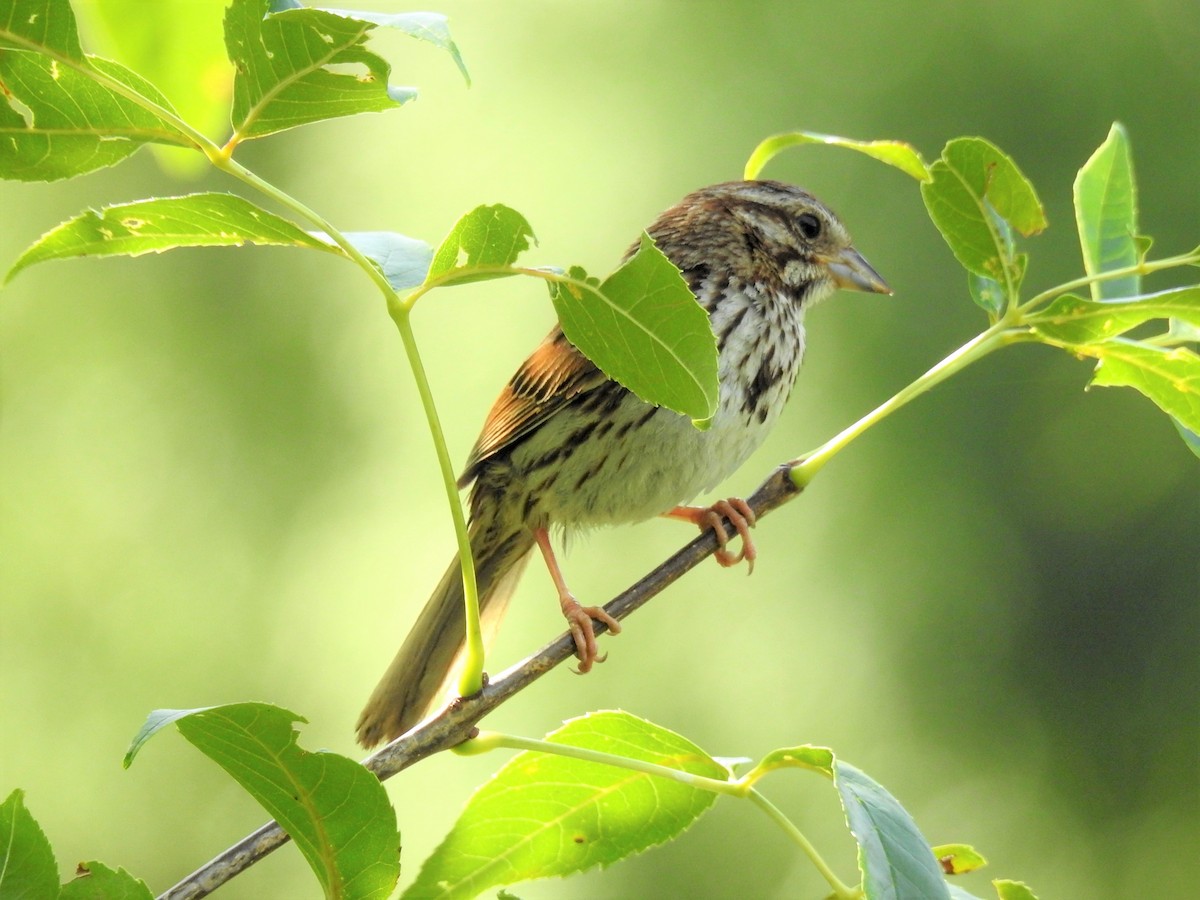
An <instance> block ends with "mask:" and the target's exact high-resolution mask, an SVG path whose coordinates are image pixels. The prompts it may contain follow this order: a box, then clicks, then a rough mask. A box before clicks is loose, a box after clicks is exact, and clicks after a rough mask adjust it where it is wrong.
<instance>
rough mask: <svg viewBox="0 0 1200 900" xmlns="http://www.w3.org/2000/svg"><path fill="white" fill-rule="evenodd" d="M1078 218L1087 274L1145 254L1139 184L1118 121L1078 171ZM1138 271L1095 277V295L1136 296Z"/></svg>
mask: <svg viewBox="0 0 1200 900" xmlns="http://www.w3.org/2000/svg"><path fill="white" fill-rule="evenodd" d="M1073 195H1074V198H1075V221H1076V224H1077V225H1078V227H1079V244H1080V246H1081V247H1082V249H1083V268H1084V271H1085V272H1087V274H1088V275H1100V274H1102V273H1104V272H1110V271H1112V270H1113V269H1124V268H1128V267H1130V266H1136V265H1137V264H1138V260H1139V259H1140V258H1141V251H1140V248H1139V245H1138V242H1137V236H1138V230H1137V229H1138V224H1137V186H1136V184H1135V182H1134V178H1133V161H1132V160H1131V159H1130V155H1129V138H1128V135H1126V133H1125V129H1124V127H1123V126H1122V125H1120V124H1119V123H1114V124H1113V126H1112V129H1111V130H1110V131H1109V132H1108V137H1107V138H1106V139H1105V141H1104V143H1103V144H1101V145H1100V147H1099V148H1098V149H1097V150H1096V152H1095V153H1093V154H1092V156H1091V158H1090V159H1089V160H1088V161H1087V162H1086V163H1085V164H1084V166H1083V168H1082V169H1080V170H1079V174H1078V175H1076V176H1075V185H1074V190H1073ZM1141 281H1142V280H1141V277H1140V276H1139V275H1137V274H1136V273H1135V274H1132V275H1127V276H1125V277H1123V278H1118V279H1113V280H1110V281H1093V282H1092V299H1093V300H1105V299H1110V298H1114V297H1133V296H1136V295H1137V294H1139V293H1140V292H1141V289H1142V284H1141Z"/></svg>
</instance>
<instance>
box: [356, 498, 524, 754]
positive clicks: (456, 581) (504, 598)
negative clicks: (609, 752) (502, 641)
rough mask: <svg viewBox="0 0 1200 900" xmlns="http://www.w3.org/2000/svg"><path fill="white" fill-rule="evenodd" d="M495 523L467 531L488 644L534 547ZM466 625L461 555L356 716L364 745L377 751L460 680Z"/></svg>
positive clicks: (517, 533)
mask: <svg viewBox="0 0 1200 900" xmlns="http://www.w3.org/2000/svg"><path fill="white" fill-rule="evenodd" d="M487 518H490V517H487ZM494 526H495V521H494V520H492V521H486V519H485V521H483V522H479V521H476V522H473V523H472V525H471V529H470V538H471V554H472V556H473V557H474V559H475V577H476V581H477V583H478V585H479V613H480V619H481V620H482V622H483V629H484V639H485V641H487V640H488V639H489V638H490V635H491V634H492V633H494V632H495V627H496V625H497V624H498V623H499V620H500V617H501V616H502V615H503V614H504V610H505V609H506V608H507V606H508V600H509V597H511V596H512V593H513V591H514V590H515V589H516V586H517V582H518V581H519V580H520V577H521V573H522V572H523V571H524V570H525V563H526V562H527V561H528V559H529V554H530V551H531V550H532V549H533V543H534V541H533V535H532V533H530V531H529V529H527V528H520V529H518V530H515V531H512V532H511V533H508V534H503V535H501V536H500V537H499V538H498V537H497V535H496V529H495V527H494ZM464 622H465V613H464V611H463V585H462V571H461V570H460V568H459V563H458V557H457V556H456V557H455V558H454V562H452V563H451V564H450V568H448V569H447V570H446V574H445V575H443V576H442V580H441V582H440V583H439V584H438V586H437V589H436V590H434V592H433V596H432V597H430V598H429V601H428V602H427V603H426V604H425V608H424V609H423V610H421V615H420V616H419V617H418V618H417V622H416V624H415V625H413V627H412V630H411V631H410V632H409V633H408V636H407V637H406V638H405V639H404V644H403V645H402V646H401V647H400V652H399V653H397V654H396V658H395V659H394V660H392V664H391V665H390V666H389V667H388V670H387V672H385V673H384V675H383V678H382V680H380V682H379V684H378V686H377V687H376V688H375V691H374V693H372V694H371V699H370V700H368V701H367V705H366V708H364V709H363V711H362V714H361V715H360V716H359V717H358V726H357V729H358V741H359V743H360V744H362V745H363V746H364V747H373V746H375V745H376V744H378V743H379V742H380V741H383V740H389V741H390V740H392V739H394V738H397V737H399V736H400V735H402V734H404V733H405V732H406V731H408V730H409V729H411V728H412V727H413V726H414V725H416V724H417V723H418V722H420V721H421V720H422V719H424V718H425V716H426V714H427V713H429V711H430V709H431V707H432V706H433V705H434V704H435V703H437V702H438V700H439V699H441V697H442V696H443V695H444V693H445V692H446V691H447V690H448V688H449V687H450V684H451V683H452V681H453V680H454V679H455V678H456V677H457V675H458V668H459V667H458V666H456V665H455V663H456V662H457V661H458V659H459V656H460V655H461V653H462V649H463V644H464V642H465V635H466V628H465V625H464Z"/></svg>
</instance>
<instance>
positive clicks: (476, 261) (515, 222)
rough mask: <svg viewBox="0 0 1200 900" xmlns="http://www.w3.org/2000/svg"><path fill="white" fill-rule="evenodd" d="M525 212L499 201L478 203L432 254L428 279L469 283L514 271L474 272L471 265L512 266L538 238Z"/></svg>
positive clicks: (451, 282)
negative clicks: (480, 204)
mask: <svg viewBox="0 0 1200 900" xmlns="http://www.w3.org/2000/svg"><path fill="white" fill-rule="evenodd" d="M536 240H537V239H536V238H535V237H534V235H533V228H532V227H530V225H529V222H528V221H527V220H526V219H525V217H524V216H523V215H521V214H520V213H519V212H517V211H516V210H515V209H512V208H511V207H508V206H504V205H503V204H501V203H496V204H493V205H491V206H477V207H475V209H473V210H471V211H470V212H469V213H467V214H466V215H465V216H463V217H462V218H460V219H459V220H458V221H457V222H456V223H455V224H454V227H453V228H451V229H450V233H449V234H448V235H446V238H445V240H443V241H442V243H441V245H440V246H439V247H438V248H437V251H436V252H435V253H434V255H433V262H432V263H431V264H430V266H429V274H428V275H427V276H426V278H425V281H426V283H430V282H433V281H438V282H439V283H440V284H467V283H468V282H472V281H484V280H486V279H489V278H502V277H504V276H505V275H509V274H512V273H508V272H500V273H495V272H492V273H488V272H483V273H480V272H471V271H470V270H471V269H479V268H488V267H500V268H503V267H505V266H511V265H512V264H513V263H514V262H516V260H517V257H518V256H520V255H521V254H522V253H524V252H525V251H526V250H528V249H529V246H530V244H532V243H535V242H536Z"/></svg>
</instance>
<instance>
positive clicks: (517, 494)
mask: <svg viewBox="0 0 1200 900" xmlns="http://www.w3.org/2000/svg"><path fill="white" fill-rule="evenodd" d="M646 231H647V233H648V234H649V235H650V237H651V238H652V239H653V240H654V242H655V244H656V245H657V246H658V248H659V249H660V250H661V251H662V252H663V253H664V254H665V255H666V257H667V258H668V259H669V260H670V261H671V262H672V263H673V264H674V265H675V266H676V267H677V268H678V269H679V270H680V272H681V273H682V276H683V278H684V279H685V280H686V282H687V284H688V286H689V287H690V289H691V291H692V293H693V294H694V295H695V297H696V302H697V303H699V304H700V305H701V306H702V307H703V308H704V309H705V311H706V312H707V313H708V316H709V322H710V324H711V326H712V330H713V334H714V336H715V338H716V345H717V354H718V381H719V385H720V391H719V396H718V405H717V411H716V413H715V414H714V416H713V418H712V420H711V424H710V425H709V427H708V428H707V430H701V429H699V428H697V427H695V425H694V424H693V423H692V421H691V420H690V419H689V418H688V417H687V416H684V415H681V414H679V413H677V412H674V411H672V410H670V409H667V408H665V407H659V406H654V405H651V404H649V403H647V402H645V401H644V400H641V399H640V398H638V397H637V396H636V395H634V394H633V393H632V392H630V391H629V390H627V389H626V388H624V387H622V386H621V385H620V384H618V383H617V382H615V381H612V380H610V379H609V378H608V377H607V376H606V375H605V374H604V373H603V372H601V371H600V369H599V368H597V367H596V366H595V365H594V364H593V363H592V362H591V361H590V360H589V359H588V358H587V357H586V356H584V355H583V354H582V353H581V352H580V351H579V350H577V349H576V348H575V347H574V346H573V345H572V344H571V342H570V341H569V340H568V339H567V337H566V336H565V335H564V334H563V331H562V329H561V327H558V326H556V327H555V328H553V329H552V330H551V332H550V334H549V335H548V336H547V337H546V338H545V340H543V341H542V342H541V344H540V345H538V347H537V348H536V349H535V350H534V351H533V353H532V354H530V356H529V358H528V359H526V360H525V362H524V363H522V364H521V366H520V367H519V368H518V369H517V371H516V373H515V374H514V375H513V376H512V378H511V379H510V380H509V382H508V384H507V385H506V386H505V387H504V389H503V391H502V392H501V394H500V396H499V398H498V399H497V400H496V402H495V404H494V405H493V406H492V409H491V412H490V413H489V414H488V416H487V419H486V421H485V422H484V425H483V430H482V431H481V433H480V435H479V439H478V440H477V441H476V443H475V446H474V448H473V449H472V451H471V453H470V455H469V457H468V459H467V463H466V466H465V468H464V469H463V473H462V476H461V478H460V479H459V482H458V484H459V487H460V489H465V488H467V487H470V488H471V493H470V497H469V521H468V534H469V538H470V547H471V555H472V558H473V560H474V564H475V574H476V578H477V583H478V588H479V601H480V611H481V618H482V619H483V620H484V622H485V624H486V625H487V627H489V628H490V627H492V625H491V623H494V622H495V621H496V620H498V618H499V616H500V614H501V613H502V612H503V610H504V608H505V607H506V606H507V604H508V600H509V597H510V596H511V595H512V593H513V590H514V589H515V587H516V584H517V582H518V580H519V579H520V577H521V574H522V572H523V570H524V569H525V565H526V563H527V562H528V560H529V558H530V557H531V556H532V555H533V552H534V549H535V548H537V549H538V550H540V552H541V556H542V557H543V559H544V560H545V562H546V565H547V568H548V569H549V572H550V575H551V578H552V580H553V582H554V585H555V588H556V590H557V593H558V600H559V604H560V607H561V609H562V612H563V615H564V617H565V618H566V620H567V623H568V627H569V628H570V631H571V633H572V637H573V639H574V642H575V648H576V656H577V657H578V660H579V663H578V671H579V672H581V673H582V672H587V671H588V670H589V669H591V668H592V666H593V664H594V663H596V662H602V661H603V660H604V656H602V655H600V653H599V649H598V646H597V642H596V636H595V625H594V623H593V619H595V620H597V621H599V622H602V623H603V624H604V625H605V626H606V627H607V628H608V630H609V632H611V633H613V634H615V633H617V632H619V631H620V629H621V626H620V623H619V622H618V621H616V620H615V619H614V618H612V617H611V616H610V615H609V614H608V613H606V612H605V611H604V610H603V609H602V608H600V607H593V606H582V605H580V604H579V602H578V601H577V600H576V599H575V598H574V596H573V595H572V594H571V592H570V590H569V588H568V587H567V583H566V580H565V578H564V576H563V574H562V570H561V568H560V567H559V564H558V561H557V559H556V556H555V553H554V551H553V548H552V546H551V539H550V530H551V528H554V529H555V530H559V529H561V530H562V532H563V533H565V534H568V535H569V534H571V533H574V532H578V531H580V530H583V529H589V528H593V527H596V526H602V525H621V524H627V523H633V522H639V521H643V520H646V519H650V518H653V517H655V516H665V517H668V518H674V519H680V520H683V521H687V522H691V523H693V524H695V525H698V526H699V527H700V528H701V530H704V529H707V528H712V529H713V530H714V531H715V532H716V534H717V537H718V544H719V546H718V549H717V551H716V553H715V556H716V559H717V561H718V563H720V564H721V565H722V566H731V565H735V564H736V563H738V562H740V561H741V560H742V559H745V560H746V562H747V565H748V566H751V567H752V566H753V563H754V559H755V557H756V551H755V548H754V543H753V541H752V539H751V536H750V531H749V529H750V527H751V526H752V525H753V524H754V514H753V511H752V510H751V509H750V507H749V506H748V505H747V504H746V503H745V502H744V501H743V500H740V499H738V498H730V499H728V500H721V501H718V502H717V503H715V504H713V505H712V506H710V507H696V506H689V505H687V504H688V502H689V501H691V500H692V499H693V498H695V497H696V496H698V495H699V494H701V493H703V492H705V491H708V490H711V489H713V488H714V487H715V486H716V485H718V484H719V483H720V482H722V481H723V480H724V479H725V478H726V477H727V476H729V475H730V474H732V473H733V472H734V471H735V470H736V469H737V468H738V467H739V466H741V464H742V463H743V462H744V461H745V460H746V458H747V457H748V456H749V455H750V454H751V453H752V452H753V451H754V450H755V449H756V448H757V447H758V446H759V445H760V444H761V443H762V441H763V439H764V438H765V437H766V436H767V434H768V433H769V432H770V431H771V429H772V427H773V426H774V425H775V423H776V421H777V420H778V418H779V415H780V412H781V411H782V410H783V407H784V405H785V404H786V402H787V400H788V398H789V396H790V395H791V392H792V388H793V386H794V384H795V381H796V376H797V374H798V372H799V370H800V363H801V360H802V358H803V356H804V347H805V330H804V316H805V312H806V311H807V310H808V309H809V308H810V307H811V306H812V305H813V304H815V303H816V302H818V301H819V300H821V299H823V298H824V297H826V296H828V295H829V294H831V293H833V291H834V290H836V289H838V288H842V289H848V290H854V291H864V292H868V293H880V294H890V293H891V289H890V288H889V287H888V285H887V283H886V282H885V281H884V280H883V278H882V277H881V276H880V275H879V274H878V273H877V272H876V271H875V269H874V268H872V267H871V265H870V264H869V263H868V262H867V261H866V259H865V258H864V257H863V256H862V254H860V253H859V252H858V250H856V249H855V247H854V245H853V244H852V243H851V239H850V235H849V233H848V232H847V230H846V228H845V226H844V225H843V224H842V222H841V220H840V219H839V218H838V217H837V215H835V214H834V212H833V211H832V210H831V209H830V208H829V207H827V206H826V205H825V204H823V203H822V202H821V201H819V200H818V199H817V198H815V197H814V196H813V195H812V194H810V193H808V192H807V191H805V190H803V189H801V188H799V187H796V186H794V185H791V184H787V183H783V182H779V181H770V180H756V181H731V182H725V183H722V184H715V185H711V186H709V187H705V188H701V189H699V190H697V191H694V192H693V193H690V194H688V195H687V196H686V197H684V198H683V199H682V200H681V201H680V202H679V203H677V204H676V205H675V206H672V207H671V208H670V209H668V210H666V211H665V212H663V213H662V214H661V215H660V216H659V217H658V218H657V219H656V220H655V221H654V223H653V224H651V225H650V226H649V227H648V228H647V229H646ZM637 246H638V244H637V243H635V244H634V245H633V246H632V247H631V248H630V249H629V251H628V252H627V253H626V258H628V257H629V256H630V255H632V253H633V252H634V251H635V250H636V248H637ZM722 517H724V518H727V519H728V520H729V521H730V523H731V525H732V526H733V527H734V528H735V529H736V531H737V533H738V534H739V536H740V539H741V551H740V552H738V553H736V554H735V553H733V552H732V551H730V550H729V549H728V548H727V546H726V537H725V529H724V527H722V523H721V518H722ZM464 621H465V613H464V606H463V586H462V578H461V572H460V568H459V562H458V559H457V557H456V558H455V560H454V561H453V562H452V563H451V564H450V566H449V568H448V569H447V571H446V574H445V576H444V577H443V578H442V580H441V582H440V583H439V584H438V586H437V588H436V589H435V590H434V592H433V595H432V596H431V597H430V599H429V601H428V602H427V603H426V605H425V607H424V609H423V611H422V612H421V613H420V615H419V616H418V618H417V621H416V623H415V625H414V626H413V628H412V629H411V631H410V632H409V633H408V635H407V637H406V638H405V640H404V642H403V645H402V646H401V648H400V651H399V653H398V654H397V655H396V657H395V659H394V660H393V662H392V664H391V666H390V667H389V668H388V669H387V671H386V673H385V674H384V676H383V678H382V680H381V681H380V682H379V685H378V687H376V689H375V691H374V692H373V693H372V695H371V697H370V700H369V701H368V702H367V705H366V707H365V708H364V709H363V712H362V714H361V716H360V717H359V720H358V724H357V736H358V739H359V742H360V743H361V744H363V745H364V746H365V747H368V748H369V747H372V746H374V745H376V744H378V743H379V742H380V741H383V740H392V739H394V738H396V737H399V736H400V735H402V734H404V733H406V732H407V731H409V730H410V729H412V728H413V727H414V726H416V725H417V724H419V723H420V722H421V721H422V720H423V719H424V718H425V717H426V716H427V715H428V714H429V713H430V711H431V707H433V706H435V705H436V704H437V702H438V701H439V700H440V699H441V697H442V695H443V694H444V693H445V691H446V690H447V688H448V687H449V685H450V684H451V683H452V682H451V678H452V675H453V672H454V664H455V661H456V659H457V658H458V657H459V655H460V653H461V650H462V647H463V644H464V632H465V627H464Z"/></svg>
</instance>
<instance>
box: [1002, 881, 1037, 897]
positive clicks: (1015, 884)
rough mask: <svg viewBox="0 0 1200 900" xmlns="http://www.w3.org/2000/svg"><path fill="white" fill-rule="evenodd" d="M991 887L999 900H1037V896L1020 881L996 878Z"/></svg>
mask: <svg viewBox="0 0 1200 900" xmlns="http://www.w3.org/2000/svg"><path fill="white" fill-rule="evenodd" d="M992 886H993V887H994V888H995V889H996V895H997V896H998V897H999V898H1000V900H1038V898H1037V895H1036V894H1034V892H1033V891H1031V890H1030V889H1029V885H1027V884H1025V883H1024V882H1021V881H1009V880H1008V879H1007V878H997V879H996V880H995V881H993V882H992Z"/></svg>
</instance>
